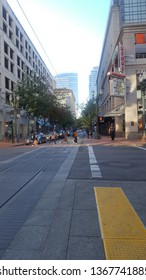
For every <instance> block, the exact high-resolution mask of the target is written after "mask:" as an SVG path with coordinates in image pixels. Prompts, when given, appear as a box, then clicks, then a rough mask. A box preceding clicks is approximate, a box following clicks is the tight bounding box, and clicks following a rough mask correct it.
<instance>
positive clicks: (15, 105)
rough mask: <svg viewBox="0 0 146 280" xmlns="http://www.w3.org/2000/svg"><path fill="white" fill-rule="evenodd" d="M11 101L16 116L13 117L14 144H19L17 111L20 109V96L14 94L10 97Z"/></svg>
mask: <svg viewBox="0 0 146 280" xmlns="http://www.w3.org/2000/svg"><path fill="white" fill-rule="evenodd" d="M9 100H10V104H11V105H12V106H13V110H14V116H12V142H14V143H17V142H18V132H17V119H18V117H19V116H18V114H17V109H18V102H19V96H18V95H15V93H12V94H10V96H9Z"/></svg>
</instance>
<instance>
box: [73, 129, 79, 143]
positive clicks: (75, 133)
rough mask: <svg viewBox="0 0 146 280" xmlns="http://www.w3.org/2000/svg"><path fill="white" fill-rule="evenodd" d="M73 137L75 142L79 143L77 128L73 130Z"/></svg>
mask: <svg viewBox="0 0 146 280" xmlns="http://www.w3.org/2000/svg"><path fill="white" fill-rule="evenodd" d="M73 137H74V142H75V143H77V137H78V134H77V132H76V130H75V131H74V132H73Z"/></svg>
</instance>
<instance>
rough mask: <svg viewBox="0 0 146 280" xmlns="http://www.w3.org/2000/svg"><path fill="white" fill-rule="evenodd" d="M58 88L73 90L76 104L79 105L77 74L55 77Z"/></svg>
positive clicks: (63, 74) (64, 74)
mask: <svg viewBox="0 0 146 280" xmlns="http://www.w3.org/2000/svg"><path fill="white" fill-rule="evenodd" d="M54 78H55V81H56V88H67V89H71V90H72V91H73V93H74V97H75V100H76V103H78V74H77V73H62V74H58V75H57V76H55V77H54Z"/></svg>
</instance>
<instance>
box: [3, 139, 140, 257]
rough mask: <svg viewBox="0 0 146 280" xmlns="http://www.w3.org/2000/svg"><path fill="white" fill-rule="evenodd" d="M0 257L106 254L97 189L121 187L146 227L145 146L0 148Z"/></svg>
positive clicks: (92, 255)
mask: <svg viewBox="0 0 146 280" xmlns="http://www.w3.org/2000/svg"><path fill="white" fill-rule="evenodd" d="M0 155H1V156H0V193H1V196H0V224H1V228H0V258H1V259H105V255H104V249H103V244H102V239H101V233H100V225H99V221H98V215H97V208H96V203H95V196H94V190H93V188H94V187H95V186H106V187H111V186H116V187H121V188H122V189H123V191H124V192H125V194H126V196H127V197H128V199H129V201H130V202H131V204H132V205H133V207H134V208H135V210H136V211H137V213H138V215H139V217H140V219H141V220H142V222H143V223H144V225H145V227H146V172H145V166H146V150H142V149H139V148H138V147H126V146H123V147H121V146H120V147H118V146H116V147H114V146H102V145H98V146H97V145H94V146H93V147H92V146H91V145H90V146H88V145H82V144H81V145H66V144H62V145H53V144H52V145H48V144H43V145H39V146H37V147H34V146H33V147H32V146H20V147H13V148H12V147H10V148H7V149H2V148H0Z"/></svg>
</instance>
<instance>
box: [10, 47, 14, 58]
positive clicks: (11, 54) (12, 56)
mask: <svg viewBox="0 0 146 280" xmlns="http://www.w3.org/2000/svg"><path fill="white" fill-rule="evenodd" d="M10 58H11V59H12V60H14V51H13V50H12V49H11V48H10Z"/></svg>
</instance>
